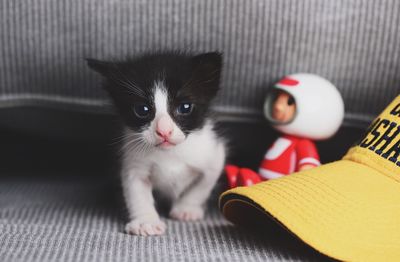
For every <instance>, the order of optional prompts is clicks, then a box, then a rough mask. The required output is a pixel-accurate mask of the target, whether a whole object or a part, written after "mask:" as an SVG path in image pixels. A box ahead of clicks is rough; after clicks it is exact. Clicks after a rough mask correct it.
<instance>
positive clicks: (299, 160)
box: [258, 135, 321, 180]
mask: <svg viewBox="0 0 400 262" xmlns="http://www.w3.org/2000/svg"><path fill="white" fill-rule="evenodd" d="M320 164H321V163H320V162H319V155H318V151H317V148H316V147H315V144H314V143H313V142H312V141H311V140H309V139H306V138H298V137H295V136H290V135H285V136H282V137H279V138H278V139H277V140H276V141H275V142H274V144H273V145H272V146H271V147H270V148H269V149H268V151H267V153H266V154H265V156H264V159H263V161H262V162H261V166H260V169H259V170H258V173H259V174H260V176H261V177H262V179H263V180H268V179H274V178H278V177H281V176H286V175H289V174H291V173H293V172H297V171H299V170H300V168H301V167H302V166H304V165H311V166H319V165H320Z"/></svg>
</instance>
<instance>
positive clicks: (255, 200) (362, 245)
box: [220, 160, 400, 261]
mask: <svg viewBox="0 0 400 262" xmlns="http://www.w3.org/2000/svg"><path fill="white" fill-rule="evenodd" d="M238 204H239V205H241V206H243V205H246V206H248V207H249V208H256V209H259V210H261V211H262V212H264V214H266V215H268V216H272V217H273V218H274V219H276V220H277V221H279V222H280V223H281V224H282V225H283V226H284V227H286V228H287V229H288V230H289V231H291V232H292V233H293V234H295V235H296V236H297V237H299V238H300V239H301V240H303V241H304V242H305V243H307V244H308V245H310V246H311V247H313V248H315V249H316V250H318V251H319V252H321V253H323V254H325V255H327V256H330V257H333V258H336V259H339V260H346V261H356V260H358V261H394V260H396V259H399V258H400V184H399V183H395V182H394V180H393V179H391V178H389V177H387V176H385V175H383V174H381V173H379V172H377V171H376V170H374V169H372V168H369V167H367V166H365V165H362V164H358V163H355V162H352V161H348V160H341V161H337V162H334V163H331V164H327V165H323V166H320V167H317V168H313V169H310V170H307V171H303V172H299V173H296V174H293V175H290V176H287V177H283V178H280V179H275V180H270V181H267V182H263V183H259V184H257V185H254V186H251V187H238V188H234V189H231V190H229V191H227V192H225V193H223V194H222V195H221V198H220V208H221V210H222V212H223V213H224V215H225V216H226V218H227V219H228V220H230V221H232V222H234V223H237V224H240V223H241V221H246V219H243V217H244V216H246V215H247V214H248V213H246V212H242V210H241V211H240V212H238V210H239V209H238Z"/></svg>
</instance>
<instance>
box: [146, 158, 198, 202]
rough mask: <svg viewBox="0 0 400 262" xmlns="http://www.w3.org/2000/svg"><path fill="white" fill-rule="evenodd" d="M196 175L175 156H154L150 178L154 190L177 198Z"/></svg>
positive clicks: (193, 170)
mask: <svg viewBox="0 0 400 262" xmlns="http://www.w3.org/2000/svg"><path fill="white" fill-rule="evenodd" d="M198 175H199V172H196V171H195V169H194V168H192V167H190V166H189V165H188V164H186V162H185V161H184V159H182V157H180V156H178V155H176V154H173V153H166V152H160V153H158V154H156V155H154V158H153V164H152V167H151V175H150V176H151V180H152V182H153V187H154V189H156V190H159V191H163V192H164V193H167V194H169V195H171V196H172V197H178V196H179V195H180V194H181V193H182V191H184V190H185V188H187V187H188V186H189V185H190V184H191V183H192V182H193V181H194V180H195V179H196V177H198Z"/></svg>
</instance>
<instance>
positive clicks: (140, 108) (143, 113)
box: [133, 104, 150, 118]
mask: <svg viewBox="0 0 400 262" xmlns="http://www.w3.org/2000/svg"><path fill="white" fill-rule="evenodd" d="M133 111H134V112H135V115H137V116H138V117H140V118H146V117H148V116H149V115H150V107H149V106H148V105H145V104H142V105H135V106H134V107H133Z"/></svg>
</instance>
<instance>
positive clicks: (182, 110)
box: [176, 103, 193, 115]
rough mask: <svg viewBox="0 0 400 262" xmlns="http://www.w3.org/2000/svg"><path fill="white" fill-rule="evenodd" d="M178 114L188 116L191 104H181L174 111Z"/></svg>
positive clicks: (191, 109)
mask: <svg viewBox="0 0 400 262" xmlns="http://www.w3.org/2000/svg"><path fill="white" fill-rule="evenodd" d="M176 110H177V112H178V114H180V115H188V114H190V113H192V111H193V104H191V103H182V104H180V105H179V106H178V108H177V109H176Z"/></svg>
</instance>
